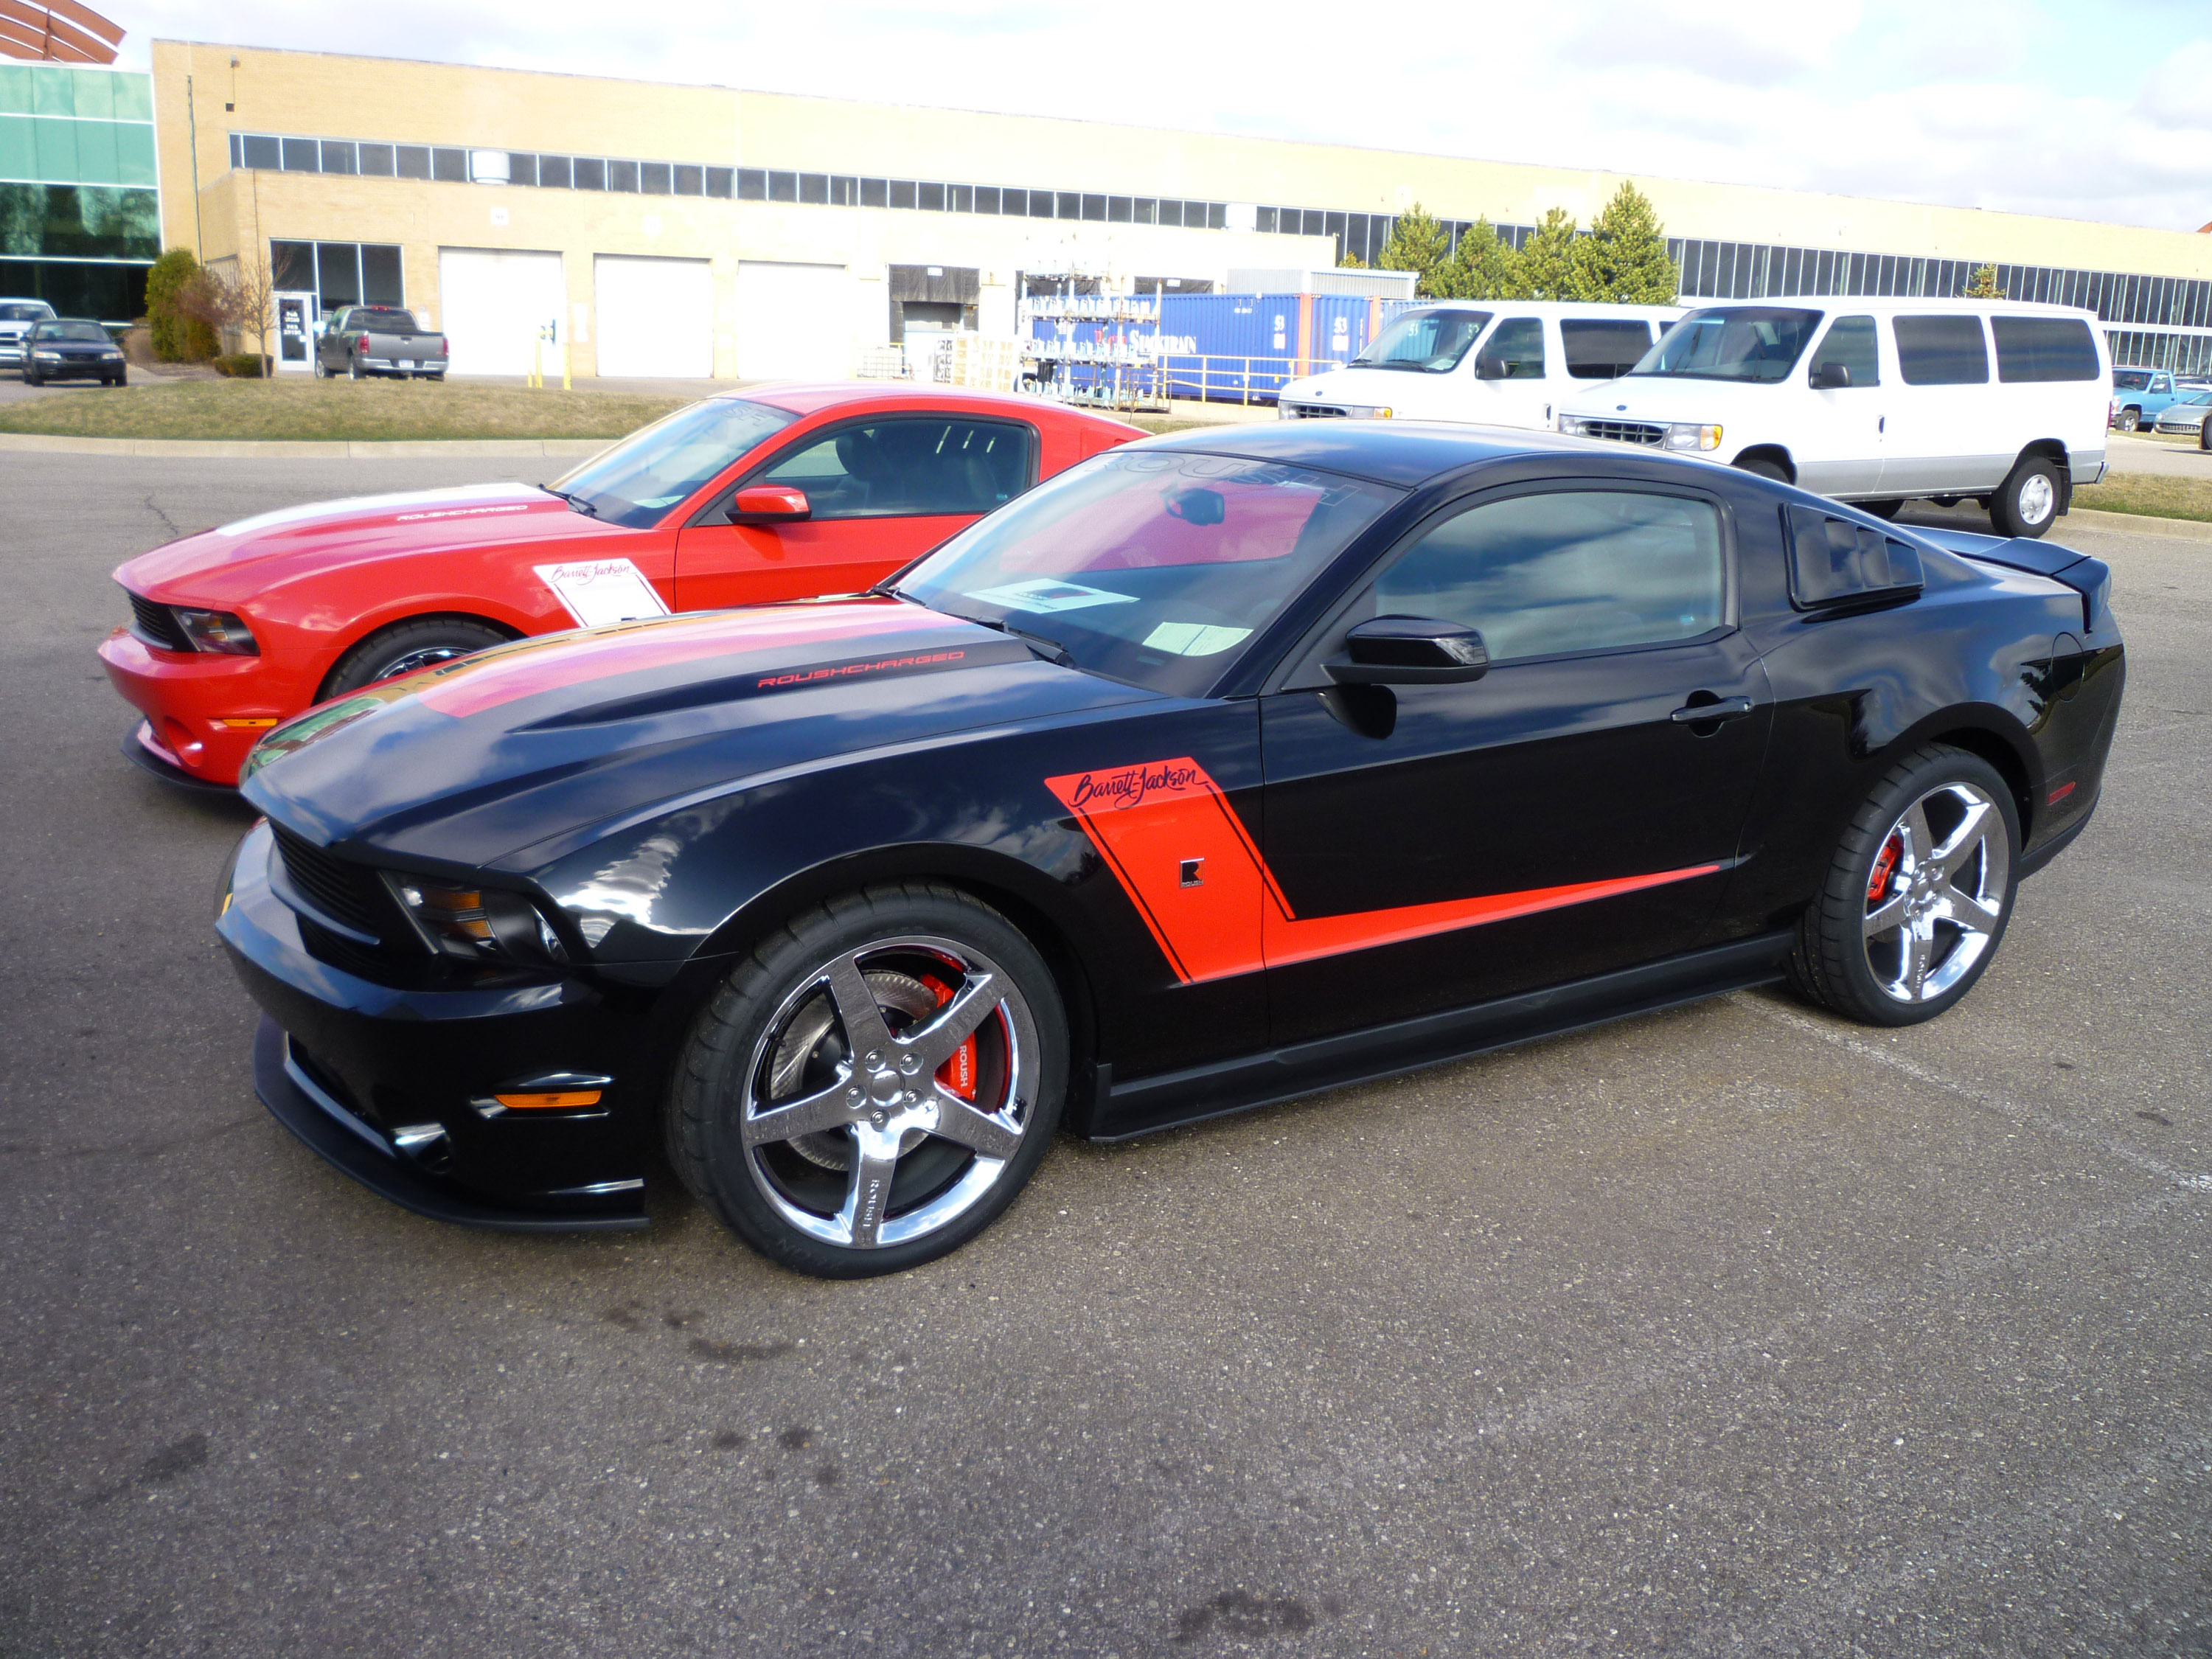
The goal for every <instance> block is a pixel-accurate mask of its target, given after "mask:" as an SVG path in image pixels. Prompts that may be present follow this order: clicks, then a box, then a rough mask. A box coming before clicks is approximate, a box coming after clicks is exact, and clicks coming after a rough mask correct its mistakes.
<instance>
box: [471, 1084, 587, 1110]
mask: <svg viewBox="0 0 2212 1659" xmlns="http://www.w3.org/2000/svg"><path fill="white" fill-rule="evenodd" d="M601 1093H602V1091H600V1090H598V1089H556V1090H552V1091H548V1092H546V1093H544V1094H534V1095H494V1096H493V1097H492V1098H493V1099H494V1100H495V1101H497V1102H498V1103H500V1104H501V1105H502V1106H504V1107H506V1108H507V1110H509V1111H511V1112H527V1111H546V1110H553V1111H574V1110H575V1109H577V1108H578V1107H580V1106H596V1105H598V1104H599V1096H600V1094H601Z"/></svg>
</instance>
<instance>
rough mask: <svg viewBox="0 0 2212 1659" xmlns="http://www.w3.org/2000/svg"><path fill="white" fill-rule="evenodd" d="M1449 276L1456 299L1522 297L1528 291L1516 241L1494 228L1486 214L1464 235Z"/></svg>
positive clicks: (1526, 295) (1450, 287)
mask: <svg viewBox="0 0 2212 1659" xmlns="http://www.w3.org/2000/svg"><path fill="white" fill-rule="evenodd" d="M1442 274H1443V276H1446V277H1447V278H1448V282H1449V291H1450V294H1451V296H1452V297H1453V298H1454V299H1456V300H1522V299H1526V298H1527V297H1528V290H1527V289H1526V288H1525V287H1524V286H1523V284H1522V277H1521V256H1520V254H1519V253H1517V252H1515V251H1514V247H1513V244H1512V243H1510V242H1509V241H1506V240H1504V238H1502V237H1501V236H1499V235H1498V233H1497V232H1496V231H1495V230H1493V229H1492V228H1491V224H1490V221H1489V219H1488V218H1487V217H1483V218H1480V219H1477V220H1476V221H1475V222H1474V223H1473V224H1471V225H1469V226H1468V228H1467V229H1466V230H1465V231H1464V232H1462V234H1461V236H1460V239H1459V251H1458V252H1456V253H1455V254H1454V255H1453V256H1452V262H1451V267H1450V270H1449V272H1447V273H1442Z"/></svg>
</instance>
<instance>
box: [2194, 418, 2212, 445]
mask: <svg viewBox="0 0 2212 1659" xmlns="http://www.w3.org/2000/svg"><path fill="white" fill-rule="evenodd" d="M2197 447H2198V448H2199V449H2212V421H2207V422H2204V424H2203V426H2200V427H2198V428H2197Z"/></svg>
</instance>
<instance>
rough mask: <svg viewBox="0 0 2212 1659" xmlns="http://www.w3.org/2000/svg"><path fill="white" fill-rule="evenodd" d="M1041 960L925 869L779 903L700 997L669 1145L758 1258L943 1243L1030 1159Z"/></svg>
mask: <svg viewBox="0 0 2212 1659" xmlns="http://www.w3.org/2000/svg"><path fill="white" fill-rule="evenodd" d="M1067 1053H1068V1042H1067V1022H1066V1014H1065V1012H1063V1009H1062V1006H1061V1003H1060V994H1059V991H1058V989H1057V987H1055V986H1054V981H1053V977H1052V974H1051V972H1050V970H1049V969H1048V968H1047V967H1046V966H1045V963H1044V960H1043V958H1042V957H1041V956H1039V954H1038V953H1037V951H1036V947H1035V946H1033V945H1031V944H1030V941H1029V940H1028V939H1026V938H1025V937H1024V935H1023V934H1022V933H1021V931H1020V930H1019V929H1018V928H1017V927H1015V926H1014V925H1013V924H1012V922H1010V921H1007V919H1006V917H1005V916H1003V915H1000V913H999V912H998V911H996V910H994V909H993V908H991V907H990V906H988V905H987V904H985V903H984V902H982V901H981V900H980V899H977V898H975V897H974V896H972V895H969V894H968V893H964V892H962V891H960V890H957V889H955V888H951V887H946V886H943V885H939V884H934V883H922V882H906V883H899V884H889V885H883V886H876V887H871V888H868V889H866V890H864V891H861V892H857V893H853V894H848V895H847V896H844V897H842V898H838V899H833V900H831V901H830V902H828V903H827V904H824V905H823V906H821V907H819V908H815V909H811V910H808V911H806V912H805V913H803V914H801V915H798V916H796V917H793V919H792V921H790V922H788V923H787V924H786V925H785V926H783V927H780V928H778V929H776V930H775V932H774V933H771V934H769V936H768V937H767V938H766V939H763V940H762V941H761V943H760V944H759V945H757V946H756V947H755V948H754V950H753V951H752V952H751V953H750V955H748V956H747V957H744V959H743V960H742V961H741V962H740V963H738V967H737V968H736V969H735V970H734V971H733V972H732V974H731V975H730V976H729V978H728V979H727V980H726V981H724V982H723V984H722V985H721V987H720V988H719V989H718V990H717V991H716V992H715V994H714V996H713V997H712V998H711V999H710V1000H708V1004H707V1006H706V1007H705V1008H704V1009H703V1010H702V1012H701V1013H700V1015H699V1017H698V1019H697V1020H696V1023H695V1024H694V1025H693V1026H692V1029H691V1032H690V1037H689V1038H688V1040H687V1041H686V1042H685V1044H684V1051H683V1054H682V1055H681V1057H680V1058H679V1059H678V1062H677V1066H676V1068H675V1073H674V1080H673V1082H672V1083H671V1086H670V1092H669V1098H668V1103H667V1109H666V1130H667V1141H668V1150H669V1158H670V1160H671V1163H673V1164H674V1165H675V1167H676V1170H677V1173H678V1175H679V1176H681V1177H682V1178H683V1180H684V1184H685V1185H686V1186H687V1187H689V1188H690V1189H691V1191H692V1192H693V1193H694V1194H696V1195H697V1197H698V1198H699V1200H700V1201H701V1202H702V1203H703V1204H705V1205H706V1206H708V1208H709V1209H711V1210H713V1211H714V1212H715V1213H716V1214H717V1215H719V1216H720V1218H722V1220H723V1222H724V1223H725V1224H726V1225H727V1226H728V1227H729V1228H730V1230H731V1231H732V1232H734V1233H736V1234H737V1235H738V1237H739V1238H741V1239H743V1240H744V1242H745V1243H748V1244H750V1246H752V1247H753V1249H757V1250H758V1251H759V1252H760V1253H761V1254H762V1255H765V1256H767V1257H768V1258H769V1260H771V1261H776V1262H779V1263H781V1265H782V1266H784V1267H790V1268H793V1269H794V1270H795V1271H797V1272H799V1273H812V1274H815V1275H817V1276H818V1277H821V1278H825V1279H860V1278H866V1277H872V1276H873V1275H876V1274H879V1273H898V1272H901V1271H902V1270H904V1269H906V1268H908V1267H915V1266H916V1265H918V1264H920V1263H921V1262H924V1261H932V1260H933V1259H935V1258H936V1257H938V1256H940V1255H945V1254H946V1253H947V1252H948V1251H951V1250H954V1249H958V1248H959V1247H960V1246H961V1245H962V1244H964V1243H967V1242H968V1241H969V1239H971V1238H973V1237H975V1235H976V1234H978V1233H980V1232H981V1231H983V1229H984V1228H986V1227H987V1226H988V1225H990V1224H991V1223H992V1221H994V1219H996V1218H997V1217H998V1216H999V1214H1000V1212H1002V1211H1003V1210H1005V1209H1006V1206H1007V1205H1009V1204H1011V1203H1012V1201H1013V1199H1014V1195H1015V1194H1017V1193H1018V1192H1019V1191H1020V1190H1021V1188H1022V1187H1023V1185H1024V1183H1025V1182H1027V1181H1028V1180H1029V1178H1030V1174H1031V1173H1032V1172H1033V1171H1034V1170H1036V1166H1037V1164H1038V1162H1039V1161H1040V1160H1041V1159H1042V1158H1043V1157H1044V1154H1045V1149H1046V1146H1047V1144H1048V1142H1049V1141H1050V1140H1051V1139H1052V1135H1053V1132H1054V1129H1055V1128H1056V1127H1058V1124H1059V1121H1060V1108H1061V1104H1062V1101H1063V1097H1064V1096H1065V1093H1066V1071H1067Z"/></svg>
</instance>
